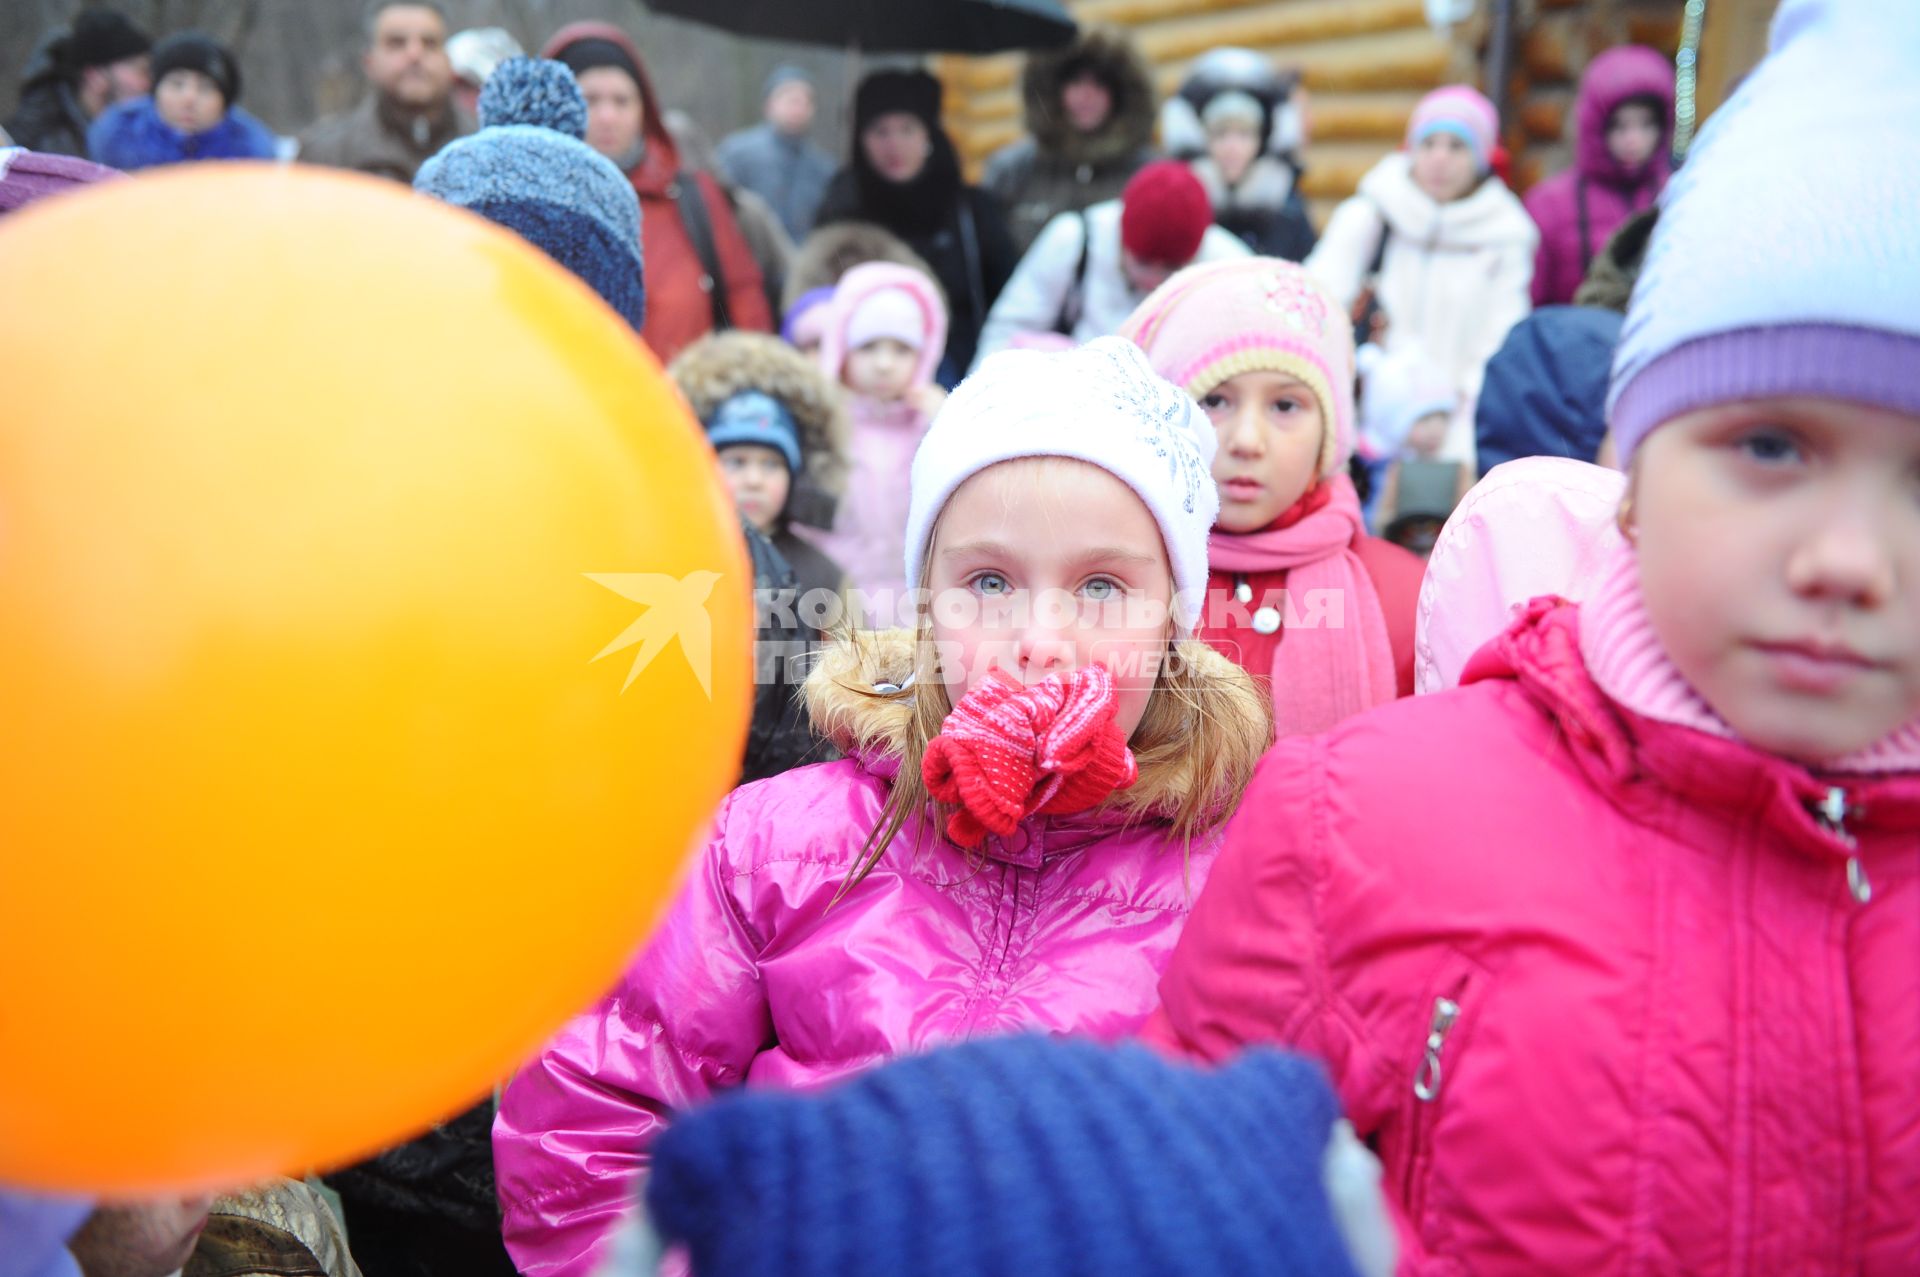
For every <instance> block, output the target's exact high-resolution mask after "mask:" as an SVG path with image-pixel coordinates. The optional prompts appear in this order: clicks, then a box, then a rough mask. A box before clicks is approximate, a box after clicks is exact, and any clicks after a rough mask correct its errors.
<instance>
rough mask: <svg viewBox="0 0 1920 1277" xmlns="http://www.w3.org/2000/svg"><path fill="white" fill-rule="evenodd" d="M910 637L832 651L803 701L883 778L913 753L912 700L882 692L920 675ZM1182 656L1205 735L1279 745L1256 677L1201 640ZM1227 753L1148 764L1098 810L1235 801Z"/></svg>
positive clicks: (863, 641) (1144, 810)
mask: <svg viewBox="0 0 1920 1277" xmlns="http://www.w3.org/2000/svg"><path fill="white" fill-rule="evenodd" d="M913 656H914V635H913V631H911V630H904V629H902V630H870V631H866V630H863V631H860V632H858V633H856V634H855V635H854V637H853V638H852V639H851V640H848V639H842V640H840V641H838V642H835V643H833V644H830V645H829V646H828V647H827V648H826V649H825V650H824V651H823V652H822V653H821V654H820V661H819V663H818V664H816V665H815V666H814V668H813V672H812V673H811V674H809V675H808V676H807V682H806V686H805V688H804V689H803V694H804V695H805V697H806V701H807V712H808V714H809V715H810V716H811V718H812V720H813V730H814V732H815V734H816V735H818V736H820V737H821V738H822V739H824V740H827V741H830V742H831V743H832V744H833V745H834V747H835V748H837V749H839V750H840V751H841V752H842V753H844V754H846V755H848V756H849V757H852V758H856V759H858V760H859V761H860V764H861V766H862V767H864V768H865V769H866V770H867V771H869V772H872V773H874V774H875V775H882V776H889V777H890V776H892V775H893V774H894V773H896V772H897V771H898V770H899V769H900V763H901V760H902V756H903V755H904V753H905V751H906V742H907V730H908V721H909V719H910V717H911V715H912V713H913V708H912V701H911V699H909V698H907V697H901V696H889V695H884V694H883V695H876V694H875V689H876V688H881V687H893V688H897V687H900V686H901V685H902V684H904V683H906V682H907V681H908V679H909V678H910V677H911V676H912V674H913ZM1180 656H1181V658H1182V659H1183V660H1185V661H1188V662H1189V663H1191V664H1192V665H1193V666H1194V667H1195V668H1196V669H1197V670H1198V671H1199V672H1200V673H1201V675H1202V681H1203V683H1204V684H1205V686H1206V687H1207V689H1208V693H1207V697H1208V699H1207V703H1206V704H1205V705H1203V706H1201V707H1200V708H1199V711H1198V712H1199V714H1200V716H1201V717H1203V718H1204V719H1205V723H1204V725H1200V724H1196V727H1195V730H1196V732H1201V731H1204V732H1205V733H1207V735H1208V736H1209V737H1211V738H1213V739H1217V740H1229V739H1252V740H1257V741H1258V742H1259V746H1260V747H1261V748H1264V747H1265V746H1266V745H1267V744H1268V743H1270V742H1271V741H1272V740H1273V715H1272V709H1271V706H1270V703H1269V700H1268V698H1267V696H1266V694H1265V693H1264V692H1262V691H1261V690H1260V688H1259V686H1258V685H1257V684H1256V683H1255V682H1254V681H1253V678H1252V676H1251V675H1249V674H1248V673H1247V672H1246V671H1245V670H1243V669H1241V668H1240V667H1239V666H1238V665H1235V664H1234V663H1233V662H1232V661H1230V660H1228V659H1227V658H1226V657H1224V656H1222V655H1220V654H1219V653H1218V652H1216V651H1214V650H1213V649H1212V648H1210V647H1208V646H1207V645H1206V644H1205V643H1202V642H1200V641H1198V640H1196V639H1188V640H1185V641H1183V642H1182V643H1181V645H1180ZM1229 752H1230V751H1228V750H1226V749H1221V750H1200V749H1180V750H1176V751H1169V752H1168V753H1166V754H1165V755H1164V756H1162V757H1161V758H1160V759H1158V760H1155V759H1152V758H1141V759H1140V760H1139V761H1140V779H1139V780H1137V781H1136V782H1134V784H1133V786H1132V787H1131V788H1129V789H1124V790H1121V791H1120V792H1119V793H1118V794H1116V795H1114V796H1113V798H1111V799H1109V800H1108V802H1107V803H1106V804H1104V805H1103V806H1102V807H1101V808H1098V809H1096V810H1111V811H1114V812H1116V813H1118V814H1120V815H1122V816H1124V817H1126V818H1139V817H1145V818H1149V819H1152V818H1157V817H1162V816H1164V815H1165V814H1167V813H1169V812H1172V811H1175V810H1177V809H1178V808H1179V806H1180V805H1181V803H1182V801H1184V800H1185V799H1186V797H1187V796H1188V795H1189V794H1191V793H1193V792H1194V791H1195V790H1196V789H1199V788H1202V787H1204V788H1206V789H1209V790H1212V791H1213V792H1214V793H1215V794H1216V795H1218V796H1219V797H1220V799H1221V800H1222V802H1223V803H1226V802H1231V801H1232V800H1233V799H1234V798H1235V797H1236V796H1237V795H1236V794H1234V793H1231V792H1223V791H1226V790H1230V789H1231V788H1232V785H1231V782H1230V779H1229V778H1228V777H1226V776H1225V775H1224V770H1225V769H1224V768H1222V767H1221V766H1220V765H1219V758H1220V756H1222V755H1225V754H1227V753H1229Z"/></svg>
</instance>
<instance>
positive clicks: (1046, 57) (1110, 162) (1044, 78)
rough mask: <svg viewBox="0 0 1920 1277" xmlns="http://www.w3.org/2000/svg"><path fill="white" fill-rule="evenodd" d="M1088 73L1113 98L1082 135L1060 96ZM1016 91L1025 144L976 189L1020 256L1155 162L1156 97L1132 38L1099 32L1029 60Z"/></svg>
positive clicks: (995, 161)
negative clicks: (989, 200) (991, 200)
mask: <svg viewBox="0 0 1920 1277" xmlns="http://www.w3.org/2000/svg"><path fill="white" fill-rule="evenodd" d="M1089 69H1090V70H1092V71H1093V73H1094V74H1095V75H1097V76H1098V77H1099V78H1100V79H1101V81H1102V82H1103V83H1105V84H1106V85H1107V87H1108V89H1109V90H1110V91H1111V92H1112V94H1113V110H1112V112H1111V114H1109V115H1108V116H1107V122H1106V123H1105V124H1104V125H1102V126H1101V127H1100V128H1099V129H1097V130H1095V131H1094V132H1092V133H1082V132H1080V131H1079V130H1078V129H1076V128H1074V127H1073V124H1072V122H1071V121H1069V120H1068V119H1067V115H1066V111H1065V110H1064V109H1063V108H1062V106H1061V101H1060V94H1061V90H1062V89H1063V88H1065V86H1066V83H1067V81H1068V80H1069V79H1071V78H1072V77H1073V76H1074V75H1077V74H1078V73H1079V72H1081V71H1083V70H1089ZM1020 88H1021V94H1022V96H1023V98H1024V100H1025V104H1026V124H1027V136H1026V137H1023V138H1021V139H1020V140H1019V141H1017V142H1010V143H1008V144H1007V145H1006V146H1004V147H1002V148H1001V149H1000V150H998V151H996V152H995V153H994V154H993V156H992V157H991V158H990V159H989V160H988V161H987V168H986V173H985V174H984V176H983V177H982V179H981V185H983V186H985V187H986V188H987V189H988V190H989V191H992V192H993V193H994V195H995V196H997V197H998V198H999V200H1000V203H1001V206H1002V207H1003V208H1005V209H1006V213H1007V229H1008V231H1009V233H1010V234H1011V235H1012V236H1013V243H1014V247H1015V249H1017V250H1018V251H1019V252H1021V253H1025V252H1026V251H1027V249H1028V248H1029V247H1030V246H1031V245H1032V243H1033V241H1034V239H1035V237H1036V236H1038V235H1039V234H1040V229H1041V228H1042V227H1044V226H1045V225H1046V224H1047V223H1048V222H1050V221H1052V220H1053V219H1054V218H1055V217H1056V216H1058V215H1059V214H1061V213H1067V212H1078V211H1079V210H1081V209H1084V208H1088V207H1091V206H1092V205H1094V204H1098V203H1101V202H1102V201H1105V200H1111V199H1118V198H1119V197H1120V192H1121V190H1122V189H1123V188H1125V186H1126V184H1127V179H1128V178H1130V177H1132V176H1133V175H1134V173H1135V172H1136V171H1137V170H1138V169H1139V168H1140V166H1141V165H1143V164H1145V163H1146V162H1147V161H1148V160H1151V159H1152V158H1153V156H1154V150H1153V119H1154V94H1153V79H1152V72H1151V69H1150V68H1149V67H1148V66H1147V60H1146V58H1145V57H1144V56H1143V55H1142V54H1141V52H1140V49H1139V46H1137V45H1136V44H1135V43H1134V41H1133V38H1132V37H1131V36H1130V35H1128V34H1126V33H1125V32H1123V31H1118V30H1114V29H1112V28H1101V27H1092V28H1088V29H1086V30H1084V31H1083V32H1082V33H1081V35H1080V38H1079V39H1078V40H1076V41H1074V43H1072V44H1070V45H1068V46H1066V47H1065V48H1063V49H1056V50H1052V51H1049V52H1045V53H1034V54H1030V55H1029V56H1028V57H1027V66H1026V71H1025V73H1024V74H1023V75H1022V77H1021V81H1020Z"/></svg>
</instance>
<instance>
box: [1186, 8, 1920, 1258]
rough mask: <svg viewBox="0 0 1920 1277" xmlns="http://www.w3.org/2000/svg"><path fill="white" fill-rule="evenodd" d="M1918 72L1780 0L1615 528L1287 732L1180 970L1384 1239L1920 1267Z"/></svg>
mask: <svg viewBox="0 0 1920 1277" xmlns="http://www.w3.org/2000/svg"><path fill="white" fill-rule="evenodd" d="M1916 65H1920V7H1916V6H1914V5H1912V4H1911V3H1910V2H1909V0H1844V2H1842V0H1785V3H1783V4H1782V5H1781V7H1780V10H1779V13H1778V16H1777V18H1776V21H1775V25H1774V49H1773V52H1772V54H1771V56H1770V57H1769V59H1768V60H1767V61H1766V62H1765V63H1763V64H1762V66H1761V67H1760V69H1759V70H1758V71H1757V72H1756V73H1755V74H1754V76H1753V77H1752V78H1751V79H1750V80H1748V81H1747V82H1746V84H1744V85H1743V86H1742V87H1741V89H1740V90H1739V92H1738V94H1737V95H1736V96H1735V98H1734V99H1733V100H1732V101H1731V102H1729V103H1728V104H1727V105H1726V106H1724V107H1723V108H1721V111H1720V113H1719V114H1718V115H1717V116H1716V117H1715V118H1714V120H1713V121H1712V122H1711V123H1710V124H1709V125H1708V127H1707V129H1706V131H1705V133H1704V134H1703V135H1702V137H1701V141H1700V143H1699V146H1698V148H1697V149H1696V151H1695V152H1694V155H1693V157H1692V158H1691V159H1690V160H1689V162H1688V164H1687V167H1686V168H1685V169H1684V170H1682V172H1681V173H1680V174H1679V175H1677V176H1676V177H1675V179H1674V182H1673V184H1672V185H1671V186H1670V187H1669V190H1668V194H1667V196H1666V201H1667V202H1666V205H1665V207H1664V209H1663V213H1662V216H1661V220H1660V224H1659V227H1658V230H1657V231H1656V232H1655V238H1654V245H1653V249H1652V252H1651V254H1650V256H1649V259H1648V261H1649V264H1648V267H1647V271H1646V273H1645V274H1643V275H1642V277H1641V280H1640V284H1639V290H1638V291H1637V292H1636V293H1635V295H1634V304H1633V309H1632V313H1631V314H1630V315H1629V317H1628V321H1627V326H1626V330H1625V336H1624V338H1623V343H1622V348H1621V351H1620V353H1619V357H1618V362H1617V364H1616V367H1615V374H1614V382H1613V387H1612V398H1611V404H1610V414H1611V421H1612V428H1613V433H1614V438H1615V440H1616V443H1617V445H1618V449H1619V453H1620V456H1621V458H1622V460H1623V462H1624V463H1625V465H1626V468H1627V471H1628V479H1627V487H1626V491H1625V495H1624V498H1623V499H1622V501H1621V503H1620V505H1619V508H1618V519H1619V523H1620V526H1621V529H1622V533H1623V536H1622V540H1621V542H1620V543H1619V544H1618V546H1617V547H1616V548H1615V550H1614V551H1613V552H1612V555H1611V561H1610V562H1609V563H1607V564H1606V565H1604V568H1603V570H1602V571H1601V572H1600V573H1599V574H1598V577H1597V579H1596V580H1595V581H1593V582H1591V583H1590V584H1589V586H1587V587H1585V588H1586V595H1585V598H1584V601H1583V602H1582V603H1580V604H1578V605H1572V604H1567V603H1564V602H1563V601H1561V600H1560V599H1557V598H1551V597H1548V598H1539V599H1535V600H1534V601H1533V602H1532V603H1530V604H1528V605H1526V606H1525V607H1524V608H1523V609H1522V611H1521V614H1520V615H1519V616H1518V617H1517V618H1516V619H1515V620H1514V621H1513V623H1512V624H1511V626H1510V627H1509V628H1508V629H1507V630H1506V631H1505V632H1504V633H1503V634H1502V635H1501V636H1500V637H1498V638H1497V639H1495V640H1494V641H1493V642H1492V643H1490V644H1488V645H1487V646H1486V647H1485V648H1483V649H1482V650H1481V651H1480V652H1479V653H1478V654H1477V655H1476V656H1475V657H1474V658H1473V659H1472V660H1471V661H1470V662H1469V663H1468V665H1467V667H1466V670H1465V672H1464V674H1463V676H1462V679H1461V683H1462V686H1460V687H1458V688H1457V689H1454V690H1451V691H1446V692H1441V693H1438V694H1435V695H1431V696H1421V697H1415V698H1413V699H1410V700H1404V701H1398V702H1396V703H1394V704H1392V705H1390V706H1384V707H1382V708H1380V709H1376V710H1373V711H1371V712H1369V713H1367V714H1363V715H1361V716H1359V717H1357V718H1354V719H1351V720H1348V721H1347V722H1346V723H1344V724H1343V725H1341V726H1340V727H1339V728H1337V729H1335V730H1334V731H1333V732H1331V733H1329V734H1327V735H1325V736H1320V737H1315V738H1308V739H1301V740H1295V741H1285V742H1282V743H1281V745H1280V746H1279V747H1278V748H1277V749H1276V750H1275V751H1274V752H1273V753H1271V754H1270V755H1269V756H1268V757H1267V759H1266V760H1265V761H1264V762H1263V763H1262V764H1261V769H1260V772H1259V774H1258V775H1257V776H1256V777H1255V780H1254V784H1253V786H1252V787H1251V788H1250V789H1249V791H1248V795H1247V799H1246V802H1245V804H1244V806H1243V808H1242V812H1241V815H1240V816H1239V818H1237V819H1236V821H1235V822H1234V824H1233V826H1232V827H1231V828H1230V829H1229V831H1228V837H1227V846H1226V849H1225V851H1223V853H1222V854H1221V858H1220V861H1219V862H1218V864H1217V865H1216V866H1215V868H1214V873H1213V875H1212V878H1211V881H1210V883H1209V885H1208V888H1207V891H1206V894H1205V895H1204V896H1203V897H1202V899H1201V901H1200V903H1199V905H1198V906H1197V907H1196V909H1195V911H1194V916H1193V920H1192V923H1191V924H1190V925H1189V927H1188V928H1187V931H1186V934H1185V936H1184V937H1183V939H1182V941H1181V944H1180V947H1179V949H1178V951H1177V952H1176V953H1175V955H1174V960H1173V962H1172V964H1171V965H1170V967H1169V968H1168V972H1167V975H1166V977H1165V979H1164V980H1163V981H1162V985H1161V997H1162V1005H1161V1009H1160V1011H1159V1012H1157V1013H1156V1016H1155V1019H1154V1021H1153V1022H1152V1024H1151V1026H1150V1028H1149V1035H1150V1036H1151V1037H1153V1038H1154V1039H1155V1040H1157V1041H1159V1042H1161V1043H1163V1044H1165V1045H1168V1046H1171V1047H1173V1048H1176V1049H1179V1050H1183V1051H1186V1052H1191V1053H1194V1054H1197V1055H1201V1056H1205V1057H1210V1058H1211V1057H1218V1056H1224V1055H1226V1054H1228V1053H1230V1052H1232V1051H1234V1050H1235V1049H1236V1048H1238V1047H1239V1046H1240V1045H1242V1044H1243V1043H1247V1042H1252V1041H1274V1040H1277V1041H1281V1042H1285V1043H1290V1044H1294V1045H1297V1046H1299V1047H1300V1048H1302V1049H1305V1050H1307V1051H1310V1052H1312V1053H1314V1054H1317V1055H1318V1056H1320V1057H1321V1058H1322V1059H1323V1060H1324V1061H1325V1062H1326V1063H1327V1065H1328V1068H1329V1069H1330V1071H1331V1073H1332V1075H1333V1078H1334V1081H1335V1084H1336V1086H1337V1087H1338V1089H1339V1090H1340V1092H1341V1095H1342V1098H1343V1100H1344V1102H1345V1105H1346V1108H1347V1111H1348V1114H1349V1116H1350V1117H1351V1118H1352V1120H1353V1122H1354V1124H1355V1126H1356V1127H1357V1128H1358V1130H1359V1132H1360V1134H1361V1135H1362V1136H1363V1137H1365V1138H1368V1139H1370V1140H1371V1141H1372V1142H1373V1144H1374V1145H1375V1147H1376V1148H1377V1149H1378V1151H1379V1153H1380V1155H1381V1157H1382V1160H1383V1161H1384V1163H1385V1183H1386V1186H1387V1190H1388V1193H1389V1195H1390V1197H1391V1199H1392V1201H1393V1204H1394V1206H1395V1207H1396V1208H1397V1210H1398V1212H1399V1215H1400V1223H1401V1228H1402V1241H1403V1246H1402V1256H1403V1258H1402V1264H1401V1271H1402V1272H1403V1273H1419V1274H1428V1273H1433V1274H1440V1273H1445V1274H1456V1273H1473V1274H1477V1275H1478V1277H1504V1275H1506V1274H1529V1275H1532V1274H1540V1273H1584V1274H1595V1275H1598V1274H1628V1273H1636V1274H1637V1273H1649V1274H1652V1273H1688V1274H1704V1275H1709V1277H1711V1275H1717V1274H1768V1275H1772V1274H1786V1273H1792V1274H1835V1275H1838V1274H1889V1275H1890V1274H1910V1273H1914V1272H1920V1211H1916V1203H1917V1202H1920V1067H1917V1066H1916V1063H1915V1062H1916V1060H1920V997H1916V989H1917V988H1920V239H1916V237H1915V236H1914V234H1913V229H1912V226H1913V223H1912V217H1913V210H1914V209H1915V208H1916V207H1920V132H1916V131H1914V130H1912V129H1907V130H1905V131H1904V132H1900V133H1898V134H1894V133H1890V132H1889V131H1888V130H1887V129H1886V128H1885V127H1884V125H1883V123H1882V121H1883V120H1885V119H1887V118H1901V119H1915V118H1920V78H1916V77H1915V76H1914V75H1913V68H1914V67H1915V66H1916ZM1889 110H1891V111H1894V112H1896V113H1897V114H1896V116H1895V117H1888V116H1886V115H1884V114H1883V113H1884V112H1887V111H1889ZM1889 145H1892V146H1893V147H1894V148H1895V152H1896V153H1895V154H1893V155H1891V156H1890V155H1888V154H1887V151H1886V148H1887V147H1888V146H1889ZM1782 154H1791V155H1794V156H1796V157H1797V161H1796V163H1797V165H1798V167H1797V169H1796V173H1795V181H1794V187H1793V198H1791V199H1787V198H1779V199H1771V200H1766V201H1755V199H1754V198H1753V194H1754V192H1755V191H1759V190H1765V189H1768V188H1769V185H1770V184H1772V185H1776V186H1777V178H1778V168H1777V157H1778V156H1779V155H1782ZM1521 532H1522V535H1523V536H1524V529H1522V530H1521ZM1520 548H1521V549H1523V548H1524V547H1520Z"/></svg>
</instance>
